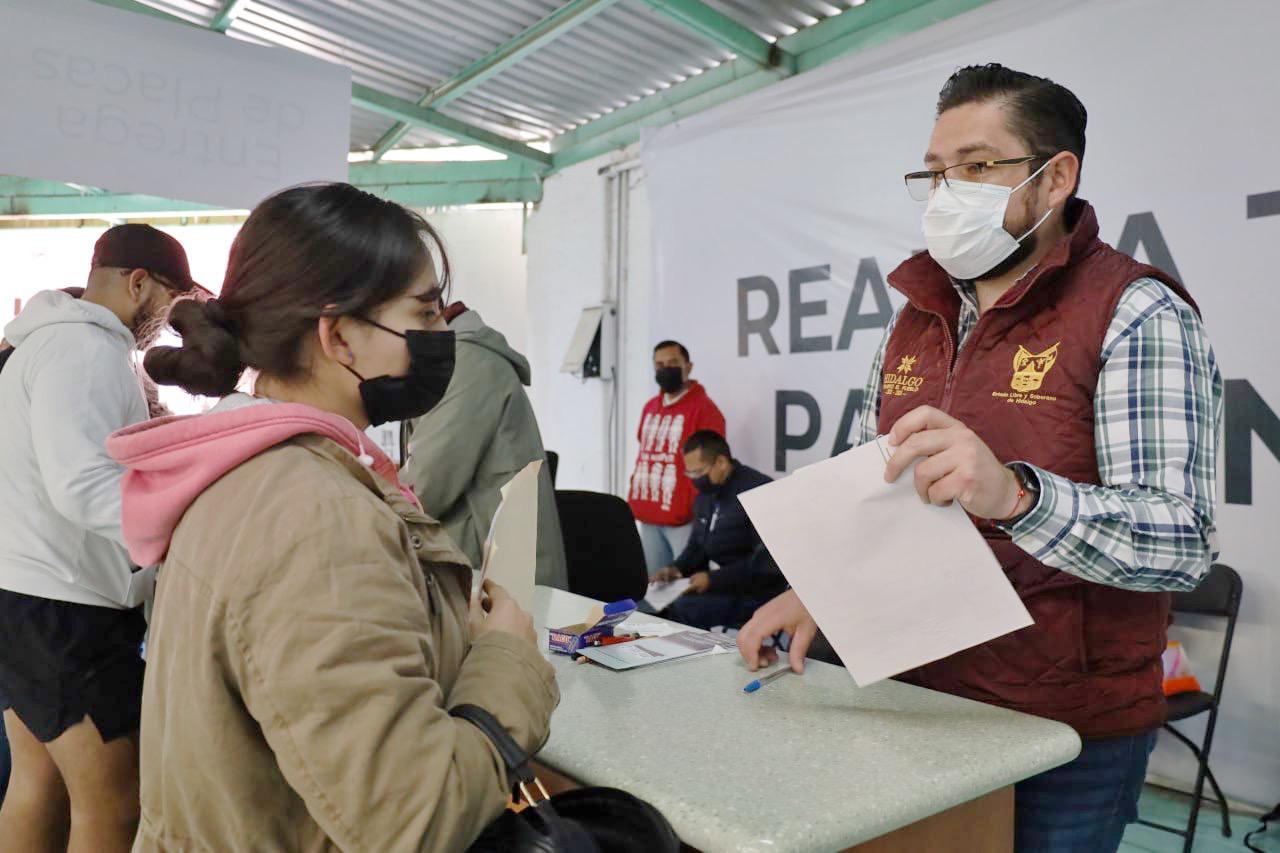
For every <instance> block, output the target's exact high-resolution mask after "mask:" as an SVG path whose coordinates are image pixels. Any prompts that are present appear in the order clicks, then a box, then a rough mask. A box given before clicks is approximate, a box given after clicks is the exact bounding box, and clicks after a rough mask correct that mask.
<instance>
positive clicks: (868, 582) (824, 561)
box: [740, 438, 1033, 687]
mask: <svg viewBox="0 0 1280 853" xmlns="http://www.w3.org/2000/svg"><path fill="white" fill-rule="evenodd" d="M891 452H892V451H891V450H889V448H888V445H887V442H886V439H884V438H879V439H877V440H876V441H872V442H870V443H868V444H864V445H862V446H861V447H858V448H854V449H853V450H849V451H846V452H845V453H842V454H840V455H839V456H836V457H833V458H831V459H827V460H825V461H823V462H819V463H817V464H815V465H810V466H808V467H806V468H801V469H800V470H798V471H796V472H795V473H793V474H791V475H790V476H788V477H785V478H783V479H781V480H777V481H775V482H773V483H770V484H768V485H765V486H761V487H759V488H756V489H752V490H751V491H749V492H746V493H744V494H743V495H741V497H740V500H741V501H742V505H743V507H744V508H745V509H746V511H747V515H748V516H750V518H751V522H752V524H754V525H755V528H756V530H757V532H759V534H760V537H761V539H763V540H764V544H765V546H766V547H768V549H769V552H770V554H772V555H773V558H774V560H775V561H776V562H777V564H778V566H779V568H781V569H782V573H783V575H785V576H786V579H787V581H788V582H790V584H791V586H792V588H793V589H794V590H795V591H796V593H797V594H798V595H799V596H800V600H801V601H802V602H804V605H805V607H807V608H808V610H809V612H810V613H811V614H812V615H813V618H814V620H815V621H817V623H818V627H819V628H821V629H822V632H823V633H824V634H825V635H826V637H827V639H828V640H829V641H830V642H831V646H832V648H834V649H835V651H836V653H837V654H839V655H840V659H841V660H842V661H844V663H845V666H846V667H847V668H848V670H849V674H850V675H852V676H853V680H854V682H855V683H857V684H858V685H859V686H861V687H865V686H866V685H868V684H872V683H874V682H876V681H880V680H881V679H884V678H889V677H890V676H893V675H897V674H899V673H901V672H905V671H907V670H909V669H913V668H915V667H917V666H921V665H923V664H926V663H931V662H932V661H936V660H939V659H941V658H944V657H947V656H949V655H952V654H954V653H956V652H958V651H962V650H963V649H967V648H971V647H973V646H977V645H980V644H982V643H985V642H987V641H988V640H992V639H995V638H996V637H1000V636H1002V635H1004V634H1008V633H1010V632H1011V631H1016V630H1018V629H1019V628H1025V627H1026V626H1028V625H1030V624H1032V622H1033V620H1032V619H1031V616H1030V614H1029V613H1027V609H1026V607H1025V606H1024V605H1023V604H1022V601H1021V600H1020V599H1019V598H1018V594H1017V593H1016V592H1015V591H1014V589H1013V586H1012V585H1011V584H1010V583H1009V580H1008V579H1007V578H1006V577H1005V575H1004V572H1003V571H1002V570H1001V568H1000V565H999V563H997V562H996V559H995V555H994V554H992V552H991V549H990V548H989V547H988V546H987V544H986V542H985V541H984V540H983V537H982V534H980V533H979V532H978V531H977V529H976V528H975V527H974V526H973V522H972V521H970V520H969V517H968V515H966V514H965V512H964V510H963V509H961V507H960V505H959V504H958V503H957V504H953V505H951V506H949V507H937V506H931V505H929V504H925V503H923V502H921V500H920V498H919V496H918V495H917V494H916V490H915V486H914V484H913V479H912V469H909V470H907V471H906V472H904V473H903V474H902V476H901V477H899V478H898V481H897V482H896V483H886V482H885V481H884V466H885V462H886V460H887V459H888V457H889V455H890V454H891Z"/></svg>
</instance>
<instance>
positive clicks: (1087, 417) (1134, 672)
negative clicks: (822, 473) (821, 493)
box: [879, 201, 1195, 738]
mask: <svg viewBox="0 0 1280 853" xmlns="http://www.w3.org/2000/svg"><path fill="white" fill-rule="evenodd" d="M1067 213H1068V221H1069V222H1074V223H1075V224H1074V226H1073V227H1072V229H1071V231H1070V233H1069V234H1068V235H1067V236H1066V237H1065V238H1063V239H1062V240H1061V241H1060V242H1059V243H1058V244H1057V245H1055V246H1054V247H1053V249H1052V250H1051V251H1050V252H1049V254H1048V255H1046V256H1045V258H1044V260H1043V261H1042V262H1041V263H1040V265H1039V266H1038V267H1037V268H1036V269H1035V270H1033V271H1032V272H1031V273H1030V274H1028V275H1027V276H1025V277H1024V278H1023V279H1022V281H1020V282H1019V283H1018V284H1017V285H1016V286H1014V287H1013V288H1012V289H1011V290H1009V291H1008V292H1007V293H1006V294H1005V295H1004V296H1003V297H1001V299H1000V300H999V302H997V303H996V304H995V305H994V306H992V307H991V308H990V309H989V310H988V311H987V312H986V313H985V314H983V315H982V317H981V318H980V319H979V321H978V324H977V326H976V327H975V328H974V329H973V331H972V332H971V333H970V335H969V337H968V339H967V340H966V341H965V345H964V348H963V350H962V351H961V352H960V354H959V356H958V357H957V355H956V345H955V342H956V338H957V323H958V320H959V314H960V297H959V296H958V295H957V294H956V292H955V289H954V287H953V286H952V283H951V281H950V279H949V278H948V277H947V274H946V273H945V272H944V271H943V270H942V268H941V267H939V266H938V264H937V263H936V262H935V261H934V260H933V259H932V258H930V257H929V255H928V254H927V253H922V254H919V255H916V256H915V257H913V258H911V259H910V260H908V261H906V262H905V263H903V264H902V265H901V266H899V267H898V268H897V269H896V270H894V272H893V273H892V274H891V275H890V276H889V282H890V284H892V285H893V286H894V287H896V288H897V289H898V290H900V291H901V292H902V293H903V294H905V295H906V297H907V299H908V300H909V304H908V305H907V306H906V307H905V308H904V309H903V311H902V313H901V314H900V315H899V317H898V320H897V322H896V323H895V325H894V330H893V335H892V336H891V337H890V339H889V342H888V345H887V348H886V350H885V359H884V376H883V385H882V388H883V391H882V394H881V403H880V420H879V430H880V432H882V433H887V432H888V431H889V430H890V428H892V426H893V424H894V422H895V421H897V420H898V418H899V417H901V416H902V415H904V414H906V413H907V412H909V411H911V410H912V409H914V408H916V407H917V406H924V405H929V406H935V407H937V408H939V409H942V410H943V411H946V412H948V413H950V414H951V415H953V416H954V417H956V418H958V419H959V420H960V421H962V422H963V423H964V424H965V425H966V426H968V427H969V428H970V429H972V430H973V431H974V432H976V433H977V434H978V435H979V436H981V437H982V439H983V440H984V441H985V442H986V443H987V445H988V446H989V447H990V448H991V450H992V451H993V452H994V453H995V455H996V458H997V459H999V460H1000V461H1002V462H1006V463H1008V462H1015V461H1021V462H1028V463H1030V464H1032V465H1035V466H1037V467H1039V468H1042V469H1044V470H1046V471H1050V472H1053V473H1055V474H1059V475H1061V476H1063V477H1066V478H1067V479H1070V480H1072V481H1074V482H1077V483H1093V484H1097V483H1098V482H1099V479H1098V462H1097V454H1096V452H1095V448H1094V440H1093V439H1094V408H1093V402H1094V401H1093V398H1094V391H1095V389H1096V388H1097V383H1098V374H1099V371H1100V370H1101V366H1102V362H1101V352H1102V344H1103V339H1104V337H1105V335H1106V332H1107V327H1108V325H1109V324H1110V322H1111V319H1112V317H1113V316H1114V314H1115V310H1116V305H1117V303H1118V302H1119V300H1120V297H1121V295H1122V294H1123V293H1124V291H1125V289H1126V288H1127V287H1128V286H1129V284H1131V283H1132V282H1133V281H1135V280H1136V279H1139V278H1143V277H1150V278H1155V279H1158V280H1159V281H1162V282H1164V283H1165V284H1166V285H1168V286H1169V287H1170V288H1172V289H1173V290H1174V292H1176V293H1177V294H1178V295H1179V296H1181V297H1182V298H1183V299H1185V300H1186V301H1187V302H1188V304H1190V305H1191V306H1192V307H1193V308H1194V307H1195V303H1194V302H1192V300H1191V298H1190V297H1189V296H1188V295H1187V293H1186V291H1185V290H1184V289H1183V287H1182V286H1181V285H1180V284H1178V283H1177V282H1176V281H1173V280H1172V279H1170V278H1169V277H1168V276H1166V275H1165V274H1164V273H1162V272H1160V271H1159V270H1157V269H1155V268H1153V267H1149V266H1146V265H1144V264H1140V263H1138V262H1137V261H1135V260H1133V259H1132V258H1130V257H1128V256H1126V255H1122V254H1120V253H1119V252H1117V251H1115V250H1114V249H1113V248H1111V247H1110V246H1108V245H1107V244H1105V243H1103V242H1102V241H1101V240H1099V239H1098V220H1097V217H1096V216H1095V214H1094V212H1093V208H1092V207H1091V206H1090V205H1089V204H1088V203H1087V202H1084V201H1073V202H1072V203H1071V205H1070V206H1069V207H1068V210H1067ZM979 527H980V529H981V530H982V533H983V535H984V536H985V537H986V540H987V543H988V544H989V545H990V546H991V550H992V551H993V552H994V553H995V555H996V558H997V559H998V560H999V561H1000V565H1001V566H1002V567H1003V568H1004V571H1005V573H1006V574H1007V575H1008V577H1009V580H1010V581H1011V582H1012V583H1013V586H1014V588H1015V589H1016V590H1017V591H1018V595H1019V596H1021V598H1022V600H1023V602H1024V603H1025V604H1026V606H1027V609H1028V610H1029V611H1030V612H1031V616H1032V618H1033V619H1035V624H1034V625H1032V626H1031V627H1028V628H1024V629H1022V630H1020V631H1016V632H1014V633H1012V634H1009V635H1006V636H1004V637H1000V638H999V639H996V640H992V641H991V642H989V643H985V644H983V645H981V646H978V647H976V648H973V649H968V650H966V651H963V652H960V653H958V654H955V655H952V656H951V657H949V658H946V659H945V660H941V661H938V662H936V663H933V664H930V665H928V666H925V667H922V668H921V669H918V670H914V671H912V672H910V673H907V674H905V675H904V676H903V679H904V680H906V681H909V682H911V683H914V684H919V685H922V686H924V687H930V688H933V689H934V690H941V691H943V692H946V693H953V694H956V695H959V696H965V697H968V698H970V699H976V700H978V701H981V702H988V703H991V704H993V705H1000V706H1002V707H1005V708H1011V709H1014V710H1017V711H1023V712H1026V713H1028V714H1035V715H1038V716H1041V717H1048V718H1050V719H1054V720H1059V721H1061V722H1064V723H1066V724H1068V725H1070V726H1072V727H1073V728H1074V729H1075V730H1076V731H1078V732H1079V733H1080V734H1081V736H1083V737H1090V738H1100V737H1113V736H1119V735H1128V734H1137V733H1140V732H1146V731H1150V730H1151V729H1153V728H1156V727H1157V726H1159V725H1160V724H1161V723H1162V722H1163V721H1164V717H1165V700H1164V692H1163V689H1162V679H1163V672H1162V669H1161V664H1160V655H1161V653H1162V652H1163V651H1164V648H1165V631H1166V628H1167V626H1168V619H1169V596H1168V594H1167V593H1150V592H1129V591H1126V590H1120V589H1115V588H1113V587H1108V586H1103V585H1101V584H1096V583H1091V582H1089V581H1085V580H1082V579H1080V578H1078V577H1076V576H1074V575H1071V574H1067V573H1066V572H1060V571H1058V570H1057V569H1052V568H1050V567H1049V566H1046V565H1045V564H1043V563H1041V562H1039V561H1038V560H1036V559H1035V558H1034V557H1032V556H1031V555H1030V554H1028V553H1027V552H1025V551H1023V550H1022V549H1021V548H1018V547H1017V546H1016V545H1014V544H1013V542H1012V541H1011V540H1010V539H1009V537H1008V536H1007V535H1006V534H1004V533H1003V532H1001V531H1000V530H997V529H994V528H992V527H991V526H990V525H989V524H987V523H985V522H983V523H982V524H980V525H979Z"/></svg>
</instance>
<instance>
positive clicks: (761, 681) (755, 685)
mask: <svg viewBox="0 0 1280 853" xmlns="http://www.w3.org/2000/svg"><path fill="white" fill-rule="evenodd" d="M788 672H791V667H790V666H784V667H782V668H781V669H775V670H774V671H773V672H771V673H769V674H768V675H766V676H765V677H764V678H757V679H756V680H755V681H753V682H751V683H750V684H748V685H747V686H746V687H744V688H742V692H743V693H755V692H756V691H757V690H759V689H760V688H761V687H764V686H765V685H766V684H768V683H769V682H770V681H773V680H775V679H778V678H781V677H782V676H784V675H786V674H787V673H788Z"/></svg>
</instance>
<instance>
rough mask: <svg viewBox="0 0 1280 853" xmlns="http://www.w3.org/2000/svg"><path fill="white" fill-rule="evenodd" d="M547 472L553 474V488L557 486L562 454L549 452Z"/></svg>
mask: <svg viewBox="0 0 1280 853" xmlns="http://www.w3.org/2000/svg"><path fill="white" fill-rule="evenodd" d="M547 471H548V472H549V473H550V474H551V486H552V488H554V487H555V485H556V474H559V473H560V454H559V453H556V452H555V451H554V450H548V451H547Z"/></svg>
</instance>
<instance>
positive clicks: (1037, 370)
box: [1009, 341, 1062, 394]
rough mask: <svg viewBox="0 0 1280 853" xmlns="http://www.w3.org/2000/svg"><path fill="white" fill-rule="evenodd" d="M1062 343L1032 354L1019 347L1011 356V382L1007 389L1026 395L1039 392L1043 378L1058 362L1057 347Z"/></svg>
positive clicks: (1060, 342) (1059, 342)
mask: <svg viewBox="0 0 1280 853" xmlns="http://www.w3.org/2000/svg"><path fill="white" fill-rule="evenodd" d="M1060 346H1062V341H1058V343H1056V344H1054V345H1053V346H1051V347H1049V348H1048V349H1047V350H1045V351H1044V352H1038V353H1033V352H1031V351H1030V350H1028V349H1027V348H1026V347H1024V346H1019V347H1018V351H1017V352H1016V353H1014V354H1013V380H1012V381H1011V382H1010V383H1009V387H1010V388H1012V389H1013V390H1015V391H1021V392H1022V393H1024V394H1025V393H1027V392H1030V391H1039V390H1040V385H1041V384H1042V383H1043V382H1044V376H1045V374H1046V373H1048V372H1049V369H1050V368H1052V367H1053V364H1054V362H1056V361H1057V360H1058V347H1060Z"/></svg>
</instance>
